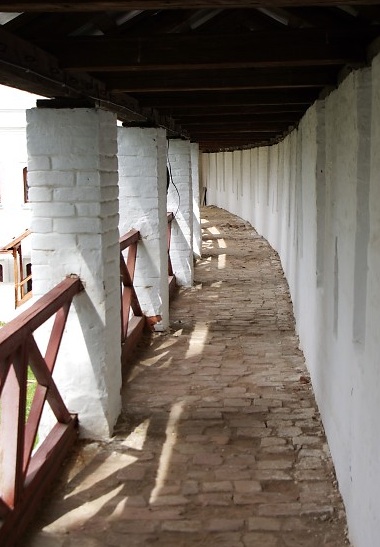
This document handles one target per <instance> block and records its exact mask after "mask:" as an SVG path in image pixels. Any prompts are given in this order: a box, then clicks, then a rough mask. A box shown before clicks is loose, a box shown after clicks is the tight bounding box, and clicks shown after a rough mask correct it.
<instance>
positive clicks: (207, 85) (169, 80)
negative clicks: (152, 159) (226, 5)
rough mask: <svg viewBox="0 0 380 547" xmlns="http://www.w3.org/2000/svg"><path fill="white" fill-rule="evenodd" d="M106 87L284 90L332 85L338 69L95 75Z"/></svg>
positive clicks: (132, 90)
mask: <svg viewBox="0 0 380 547" xmlns="http://www.w3.org/2000/svg"><path fill="white" fill-rule="evenodd" d="M95 76H96V77H98V78H99V79H101V80H102V81H104V82H105V84H106V86H107V89H109V90H110V91H113V92H116V93H119V92H128V93H136V92H148V93H157V92H162V91H165V92H166V91H210V90H225V91H228V90H234V89H235V90H237V89H271V88H272V89H283V88H293V89H294V88H304V87H324V86H326V85H333V84H335V82H336V79H337V69H336V68H335V67H334V68H332V69H331V68H329V67H324V68H322V69H320V68H317V70H312V69H302V70H291V69H290V70H286V71H284V70H281V69H279V70H270V71H268V70H265V69H263V70H260V69H245V70H244V69H235V70H218V71H208V72H207V77H206V75H205V73H204V71H199V70H198V71H184V72H182V71H179V72H173V71H147V72H144V73H118V74H116V75H115V74H112V75H111V74H109V73H107V72H106V73H101V74H95Z"/></svg>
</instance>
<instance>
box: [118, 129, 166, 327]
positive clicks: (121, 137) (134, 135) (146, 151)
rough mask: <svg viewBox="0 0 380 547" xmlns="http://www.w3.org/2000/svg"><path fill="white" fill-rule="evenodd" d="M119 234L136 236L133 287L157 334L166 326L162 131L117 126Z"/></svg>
mask: <svg viewBox="0 0 380 547" xmlns="http://www.w3.org/2000/svg"><path fill="white" fill-rule="evenodd" d="M118 146H119V152H118V154H119V188H120V197H119V200H120V223H119V229H120V235H124V234H125V233H126V232H128V231H129V230H130V229H131V228H135V229H136V230H139V231H140V234H141V241H140V242H139V245H138V253H137V260H136V271H135V279H134V286H135V289H136V293H137V296H138V299H139V302H140V306H141V309H142V311H143V313H144V314H145V315H146V316H147V317H148V318H151V322H152V324H154V328H155V329H156V330H164V329H166V328H167V327H168V326H169V286H168V253H167V225H168V222H167V214H166V213H167V211H166V131H165V130H164V129H158V128H140V127H133V128H132V127H119V128H118Z"/></svg>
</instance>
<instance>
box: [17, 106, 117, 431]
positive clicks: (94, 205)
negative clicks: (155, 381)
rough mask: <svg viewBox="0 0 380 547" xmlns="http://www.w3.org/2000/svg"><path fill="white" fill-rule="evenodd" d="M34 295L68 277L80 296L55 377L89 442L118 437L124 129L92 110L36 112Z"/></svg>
mask: <svg viewBox="0 0 380 547" xmlns="http://www.w3.org/2000/svg"><path fill="white" fill-rule="evenodd" d="M27 141H28V157H29V160H28V182H29V185H30V194H29V195H30V199H31V202H32V226H31V228H32V231H33V238H32V264H33V293H34V295H35V296H37V297H38V296H41V295H42V294H44V293H46V292H47V291H48V290H49V289H51V288H52V287H53V286H55V285H56V284H57V283H59V282H60V281H61V280H62V279H63V278H65V276H67V275H68V274H71V273H74V274H78V275H79V276H80V278H81V280H82V282H83V284H84V286H85V290H84V291H83V292H82V293H80V294H79V295H78V296H76V297H75V300H74V305H72V306H71V311H70V316H69V320H68V323H67V327H66V332H65V334H64V337H63V341H62V345H61V349H60V352H59V357H58V361H57V364H56V368H55V372H54V377H55V379H56V382H57V384H58V388H59V390H60V392H61V395H62V396H63V398H64V400H65V402H66V404H67V406H68V408H69V410H70V411H73V412H78V414H79V423H80V426H81V435H82V436H84V437H92V438H103V437H108V436H109V435H111V433H112V429H113V426H114V424H115V422H116V420H117V418H118V416H119V413H120V409H121V398H120V388H121V363H120V354H121V343H120V266H119V241H118V240H119V232H118V221H119V215H118V185H117V183H118V173H117V127H116V117H115V115H114V114H111V113H109V112H105V111H102V110H98V109H95V108H94V109H92V108H71V109H66V108H65V109H54V108H34V109H32V110H28V111H27Z"/></svg>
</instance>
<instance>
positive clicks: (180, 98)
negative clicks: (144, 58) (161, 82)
mask: <svg viewBox="0 0 380 547" xmlns="http://www.w3.org/2000/svg"><path fill="white" fill-rule="evenodd" d="M136 96H137V99H138V101H139V103H140V105H142V106H150V107H154V108H160V109H161V108H166V109H167V111H170V112H175V110H176V109H181V110H183V109H186V110H187V109H188V108H189V107H197V108H200V107H203V108H206V109H208V108H214V107H216V106H223V107H227V108H228V107H230V106H238V107H242V106H257V105H267V106H269V105H282V106H284V105H303V106H304V107H305V109H306V107H307V106H310V105H311V104H312V103H313V102H314V101H315V100H316V99H317V98H318V91H316V90H314V89H311V90H310V89H303V90H295V91H287V90H284V91H281V90H269V91H262V90H259V91H257V90H253V91H240V92H239V91H237V92H234V93H225V92H210V93H207V92H199V93H191V92H185V93H179V94H170V93H167V94H166V93H160V94H157V95H152V94H150V93H146V94H143V93H140V94H137V95H136Z"/></svg>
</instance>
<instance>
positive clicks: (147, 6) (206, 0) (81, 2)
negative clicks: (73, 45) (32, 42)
mask: <svg viewBox="0 0 380 547" xmlns="http://www.w3.org/2000/svg"><path fill="white" fill-rule="evenodd" d="M236 3H237V2H236V0H186V2H184V1H183V0H69V1H68V0H57V1H55V2H54V1H52V0H1V1H0V10H1V11H7V12H17V11H20V12H22V11H36V12H42V11H50V12H57V11H61V12H62V11H72V12H75V11H77V12H84V11H92V12H93V11H126V10H135V9H142V10H154V9H213V8H222V9H227V8H236ZM376 3H377V1H376V0H313V5H315V6H331V5H336V6H339V5H347V4H349V5H352V6H357V5H362V4H363V5H364V4H366V5H374V4H376ZM263 4H264V5H265V6H267V7H268V6H286V7H289V6H305V5H310V3H308V2H307V1H306V0H267V1H266V2H262V0H240V2H239V7H240V8H254V7H257V6H261V5H263Z"/></svg>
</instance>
